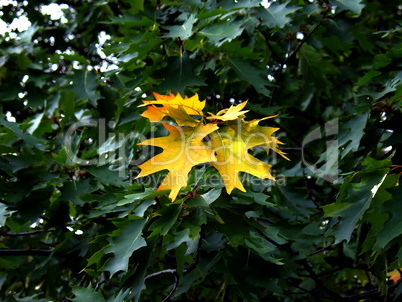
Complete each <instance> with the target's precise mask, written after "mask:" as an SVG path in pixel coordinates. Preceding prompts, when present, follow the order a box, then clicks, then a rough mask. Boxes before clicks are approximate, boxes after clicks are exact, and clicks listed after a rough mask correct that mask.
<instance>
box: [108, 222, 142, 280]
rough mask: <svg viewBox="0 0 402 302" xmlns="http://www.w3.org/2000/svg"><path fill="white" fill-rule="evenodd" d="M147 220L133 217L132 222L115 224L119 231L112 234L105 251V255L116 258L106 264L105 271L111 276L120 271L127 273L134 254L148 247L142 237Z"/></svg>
mask: <svg viewBox="0 0 402 302" xmlns="http://www.w3.org/2000/svg"><path fill="white" fill-rule="evenodd" d="M147 220H148V219H137V218H136V217H131V219H130V220H126V221H122V222H117V221H115V222H113V223H114V225H116V227H117V228H118V229H117V230H115V231H114V232H113V233H112V238H110V239H109V246H108V247H107V248H106V249H105V250H103V253H104V254H109V253H113V254H114V257H113V258H111V259H109V261H108V262H107V263H106V264H105V270H108V271H109V272H110V274H111V275H113V274H115V273H116V272H118V271H127V270H128V261H129V259H130V257H131V255H132V254H133V252H134V251H136V250H138V249H139V248H141V247H143V246H146V245H147V243H146V241H145V239H144V238H143V237H142V229H143V227H144V225H145V223H146V222H147Z"/></svg>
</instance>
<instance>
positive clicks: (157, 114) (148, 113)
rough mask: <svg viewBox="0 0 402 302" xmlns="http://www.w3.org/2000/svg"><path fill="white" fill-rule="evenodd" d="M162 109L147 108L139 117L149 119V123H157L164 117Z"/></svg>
mask: <svg viewBox="0 0 402 302" xmlns="http://www.w3.org/2000/svg"><path fill="white" fill-rule="evenodd" d="M163 109H164V108H163V107H156V106H148V107H147V110H145V111H144V112H143V113H142V114H141V116H143V117H145V118H147V119H149V121H150V122H153V123H157V122H160V121H161V120H162V119H163V118H164V117H165V116H166V113H165V112H164V110H163Z"/></svg>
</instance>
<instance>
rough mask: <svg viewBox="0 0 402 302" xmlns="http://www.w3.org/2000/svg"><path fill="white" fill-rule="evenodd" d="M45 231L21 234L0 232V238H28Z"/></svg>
mask: <svg viewBox="0 0 402 302" xmlns="http://www.w3.org/2000/svg"><path fill="white" fill-rule="evenodd" d="M53 231H54V230H47V231H46V232H53ZM43 232H45V230H35V231H30V232H22V233H6V232H0V236H4V237H18V236H30V235H35V234H39V233H43Z"/></svg>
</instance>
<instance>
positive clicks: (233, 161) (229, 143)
mask: <svg viewBox="0 0 402 302" xmlns="http://www.w3.org/2000/svg"><path fill="white" fill-rule="evenodd" d="M210 138H211V141H210V143H211V146H212V148H213V149H214V151H215V153H216V158H217V160H216V161H214V162H211V165H212V166H213V167H215V169H217V170H218V171H219V173H220V175H221V177H222V179H223V183H224V185H225V187H226V191H227V192H228V194H230V193H231V192H232V191H233V189H234V188H237V189H239V190H241V191H243V192H245V191H246V190H245V189H244V187H243V184H242V183H241V181H240V178H239V173H240V172H246V173H249V174H251V175H254V176H256V177H259V178H262V179H272V180H275V179H274V177H273V176H272V175H271V173H270V172H269V170H270V168H271V165H269V164H267V163H265V162H263V161H261V160H259V159H257V158H255V157H254V156H252V155H250V154H249V153H248V149H249V147H248V146H247V142H246V141H245V140H244V137H242V135H240V134H239V133H236V131H235V130H234V129H233V128H231V127H228V126H225V127H222V128H220V129H219V130H218V131H215V132H213V133H211V134H210Z"/></svg>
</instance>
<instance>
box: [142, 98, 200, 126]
mask: <svg viewBox="0 0 402 302" xmlns="http://www.w3.org/2000/svg"><path fill="white" fill-rule="evenodd" d="M153 95H154V97H155V100H150V101H148V100H144V101H142V102H143V103H144V104H142V105H140V106H138V107H143V106H148V107H147V109H146V110H145V111H144V113H142V114H141V115H142V116H143V117H146V118H149V119H150V121H151V122H160V121H161V120H162V119H163V118H164V117H165V116H170V111H169V108H167V106H170V108H171V109H172V108H174V109H177V108H178V107H179V106H182V108H183V110H184V111H185V112H186V113H187V114H188V115H199V116H202V115H203V113H202V110H203V109H204V107H205V100H204V101H200V100H199V98H198V94H195V95H194V96H192V97H190V98H188V97H184V99H183V98H182V96H181V95H180V93H178V94H177V95H174V94H172V93H171V94H170V95H161V94H158V93H155V92H154V93H153ZM150 105H152V106H150ZM155 105H161V106H155Z"/></svg>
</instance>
